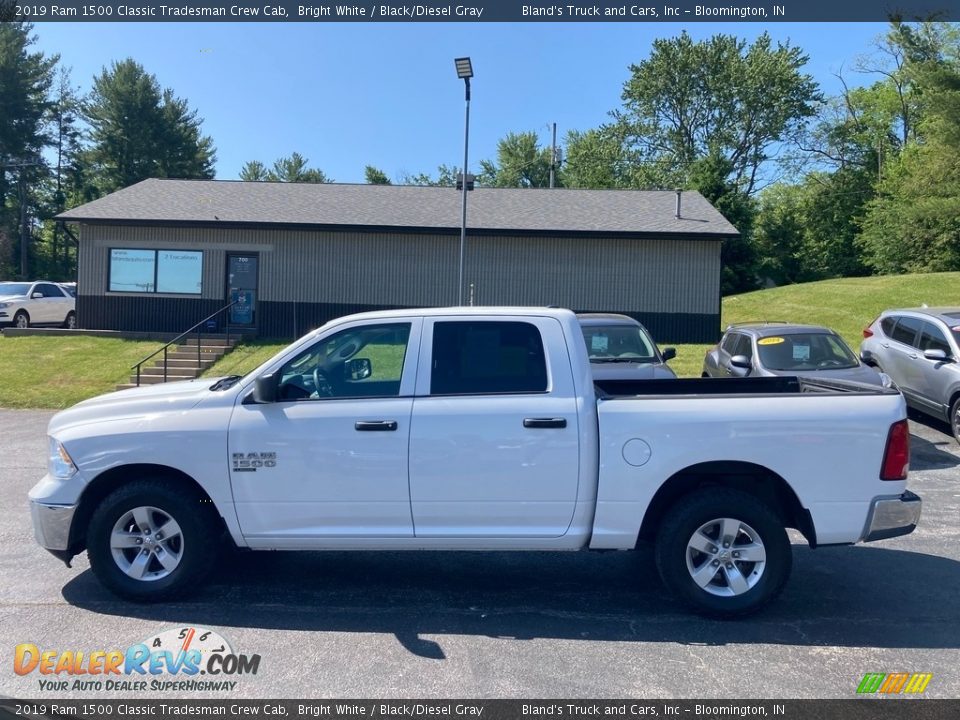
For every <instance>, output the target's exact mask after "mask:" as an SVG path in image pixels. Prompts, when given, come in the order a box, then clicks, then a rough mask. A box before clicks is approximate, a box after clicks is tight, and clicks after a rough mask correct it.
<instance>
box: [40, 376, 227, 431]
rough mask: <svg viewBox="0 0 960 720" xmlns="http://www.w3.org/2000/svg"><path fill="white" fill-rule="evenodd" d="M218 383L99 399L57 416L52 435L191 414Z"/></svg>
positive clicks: (203, 381)
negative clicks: (115, 422)
mask: <svg viewBox="0 0 960 720" xmlns="http://www.w3.org/2000/svg"><path fill="white" fill-rule="evenodd" d="M218 379H219V378H208V377H204V378H198V379H196V380H181V381H178V382H168V383H157V384H155V385H143V386H141V387H138V388H129V389H128V390H118V391H117V392H112V393H107V394H106V395H98V396H97V397H93V398H90V399H89V400H84V401H83V402H80V403H77V404H76V405H74V406H73V407H71V408H68V409H67V410H64V411H63V412H59V413H57V414H56V415H54V416H53V419H52V420H51V421H50V425H49V428H48V433H49V434H51V435H53V434H56V433H57V432H59V431H61V430H64V429H66V428H68V427H76V426H78V425H87V424H90V423H99V422H109V421H113V420H129V419H131V418H137V417H144V416H147V415H154V414H157V413H165V412H171V411H173V412H182V411H184V410H189V409H190V408H192V407H194V406H195V405H196V404H197V403H199V402H200V401H201V400H203V399H204V398H205V397H207V396H208V395H209V394H210V390H209V388H210V386H211V385H213V384H214V383H215V382H216V381H217V380H218Z"/></svg>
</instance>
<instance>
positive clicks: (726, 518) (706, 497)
mask: <svg viewBox="0 0 960 720" xmlns="http://www.w3.org/2000/svg"><path fill="white" fill-rule="evenodd" d="M656 560H657V569H658V570H659V571H660V577H661V578H663V582H664V584H665V585H666V586H667V587H668V588H669V589H670V590H672V591H673V592H674V593H675V594H676V595H677V596H678V597H679V598H680V599H682V600H683V601H684V602H685V603H687V604H688V605H690V606H691V607H692V608H693V609H694V610H696V611H697V612H699V613H702V614H704V615H709V616H712V617H737V616H742V615H749V614H750V613H754V612H756V611H757V610H759V609H760V608H762V607H763V606H764V605H766V604H767V603H769V602H770V601H771V600H773V599H774V598H775V597H777V595H779V594H780V592H781V591H782V590H783V586H784V584H785V583H786V582H787V578H788V577H789V576H790V569H791V566H792V563H793V554H792V551H791V548H790V540H789V538H788V537H787V532H786V529H785V528H784V526H783V523H782V521H781V520H780V519H779V518H778V517H777V515H776V513H774V512H773V511H772V510H771V509H770V508H769V507H767V506H766V505H765V504H764V503H762V502H761V501H760V500H758V499H757V498H756V497H754V496H753V495H750V494H749V493H745V492H742V491H739V490H733V489H729V488H720V487H716V488H704V489H701V490H697V491H694V492H693V493H691V494H690V495H686V496H685V497H683V498H681V499H680V500H678V501H677V503H676V504H675V505H674V506H673V507H672V508H671V509H670V510H669V511H668V513H667V515H666V517H665V518H664V520H663V524H662V525H661V526H660V532H659V534H658V536H657V545H656Z"/></svg>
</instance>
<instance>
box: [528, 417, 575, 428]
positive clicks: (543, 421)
mask: <svg viewBox="0 0 960 720" xmlns="http://www.w3.org/2000/svg"><path fill="white" fill-rule="evenodd" d="M523 426H524V427H525V428H565V427H566V426H567V420H566V418H524V419H523Z"/></svg>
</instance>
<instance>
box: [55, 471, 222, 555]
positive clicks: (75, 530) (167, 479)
mask: <svg viewBox="0 0 960 720" xmlns="http://www.w3.org/2000/svg"><path fill="white" fill-rule="evenodd" d="M146 476H149V477H152V478H162V480H163V482H164V483H167V484H170V485H173V486H175V487H177V488H180V489H182V490H183V491H185V492H192V493H194V494H195V495H196V496H197V498H198V500H199V501H200V502H201V503H204V504H208V503H209V505H210V508H211V510H212V512H213V513H214V514H215V516H216V518H217V520H218V521H219V522H220V524H221V525H222V527H223V532H224V534H225V535H226V536H227V537H230V533H229V528H228V527H227V524H226V522H225V521H224V519H223V516H222V515H221V513H220V510H219V508H218V507H217V505H216V503H214V502H213V500H212V499H211V498H210V495H209V493H207V491H206V490H204V489H203V486H202V485H201V484H200V483H198V482H197V481H196V480H195V479H193V478H192V477H190V476H189V475H187V474H186V473H185V472H183V471H182V470H178V469H177V468H173V467H170V466H168V465H159V464H153V463H136V464H130V465H118V466H117V467H112V468H110V469H109V470H105V471H103V472H102V473H100V474H99V475H97V476H96V477H95V478H94V479H93V480H91V481H90V482H89V483H87V486H86V487H85V488H84V490H83V493H82V494H81V495H80V501H79V503H78V504H77V510H76V513H75V514H74V518H73V523H72V524H71V526H70V542H69V552H70V554H71V555H76V554H78V553H80V552H82V551H83V550H84V549H85V548H86V545H87V528H88V527H89V525H90V518H91V517H92V516H93V512H94V510H96V508H97V506H98V505H99V504H100V502H101V501H102V500H103V499H104V498H105V497H107V495H109V494H110V493H111V492H113V491H114V490H116V489H117V488H119V487H121V486H122V485H124V483H127V482H129V481H130V480H135V479H137V478H141V477H146Z"/></svg>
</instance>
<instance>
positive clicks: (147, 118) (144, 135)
mask: <svg viewBox="0 0 960 720" xmlns="http://www.w3.org/2000/svg"><path fill="white" fill-rule="evenodd" d="M84 116H85V119H86V121H87V123H88V124H89V126H90V140H91V147H90V150H89V152H88V155H87V161H88V162H89V163H90V165H91V168H92V171H93V173H94V175H95V177H96V182H97V186H98V189H99V191H100V192H101V193H104V194H105V193H109V192H113V191H114V190H117V189H119V188H123V187H127V186H129V185H132V184H133V183H136V182H140V181H141V180H144V179H146V178H152V177H161V178H163V177H176V178H203V179H209V178H212V177H213V176H214V167H213V166H214V162H215V160H216V154H215V151H214V147H213V141H212V139H211V138H210V137H207V136H203V135H202V134H201V125H202V121H201V120H200V118H199V117H198V116H197V112H196V111H195V110H190V108H189V106H188V105H187V102H186V101H185V100H183V99H180V98H178V97H176V96H175V95H174V94H173V91H172V90H169V89H167V90H162V89H161V88H160V84H159V82H158V81H157V78H156V77H155V76H154V75H151V74H149V73H147V72H146V71H145V70H144V69H143V67H142V66H141V65H140V64H139V63H137V62H135V61H134V60H132V59H127V60H123V61H121V62H115V63H113V64H112V65H111V67H110V68H109V69H106V68H105V69H104V70H103V71H102V72H101V73H100V74H99V75H98V76H97V77H95V78H94V82H93V90H92V91H91V93H90V97H89V99H88V101H87V102H86V103H85V105H84Z"/></svg>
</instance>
